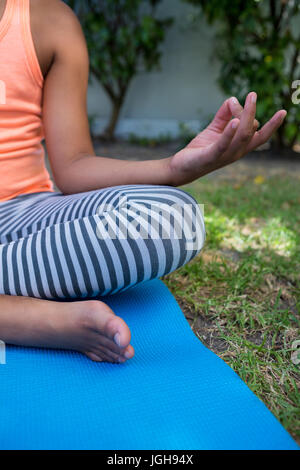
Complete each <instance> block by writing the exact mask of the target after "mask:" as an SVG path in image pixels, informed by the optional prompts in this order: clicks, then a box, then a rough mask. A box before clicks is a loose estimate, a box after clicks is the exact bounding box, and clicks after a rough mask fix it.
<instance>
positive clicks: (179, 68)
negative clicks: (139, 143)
mask: <svg viewBox="0 0 300 470" xmlns="http://www.w3.org/2000/svg"><path fill="white" fill-rule="evenodd" d="M193 11H195V10H194V8H193V7H192V6H191V5H187V4H185V3H183V2H182V1H180V0H164V1H163V2H162V3H161V5H160V7H159V10H158V13H159V16H161V17H166V16H173V17H174V18H175V23H174V25H173V26H172V28H170V29H169V31H168V33H167V36H166V41H165V43H164V44H163V45H162V47H161V51H162V60H161V69H162V70H161V71H155V72H151V73H143V74H140V75H138V76H137V77H136V78H135V79H134V80H133V81H132V83H131V85H130V88H129V92H128V95H127V98H126V101H125V104H124V107H123V109H122V112H121V116H120V122H119V125H118V127H117V132H116V134H117V135H119V136H126V135H128V134H129V133H130V132H133V133H135V134H136V135H140V136H159V135H160V134H166V133H170V134H171V135H174V136H176V135H177V134H178V123H179V122H185V123H186V124H187V125H188V126H189V127H190V128H191V130H193V131H194V132H197V131H198V129H199V126H200V125H201V122H205V121H206V120H207V118H208V117H210V115H211V114H213V113H214V112H215V111H216V110H217V108H218V107H219V105H220V104H221V103H222V101H223V99H224V96H223V95H222V93H221V91H220V89H219V88H218V86H217V84H216V78H217V75H218V63H217V62H216V61H212V53H213V31H212V29H211V28H209V27H208V26H207V25H206V24H205V21H204V20H202V21H201V22H200V23H199V26H197V30H191V28H188V16H189V15H190V14H191V13H192V12H193ZM88 110H89V114H90V115H96V116H97V119H96V120H95V125H94V128H95V131H96V132H99V131H100V132H101V130H102V129H103V128H104V126H105V124H106V123H107V120H108V117H109V115H110V101H109V99H108V97H107V96H106V94H105V92H104V90H103V88H102V87H101V85H98V84H96V83H94V84H93V85H92V86H90V89H89V93H88Z"/></svg>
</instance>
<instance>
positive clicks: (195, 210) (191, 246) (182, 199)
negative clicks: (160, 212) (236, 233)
mask: <svg viewBox="0 0 300 470" xmlns="http://www.w3.org/2000/svg"><path fill="white" fill-rule="evenodd" d="M174 194H175V195H176V203H175V206H174V207H175V208H177V209H178V210H177V213H178V214H179V218H178V229H179V233H180V236H181V239H182V243H181V244H180V246H181V249H182V250H185V251H186V254H187V258H188V259H189V260H191V259H192V258H193V257H194V256H196V255H197V254H198V253H199V252H200V251H201V250H202V248H203V246H204V243H205V239H206V230H205V221H204V206H203V204H200V203H198V201H197V200H196V199H195V198H194V197H193V196H191V195H190V194H189V193H186V192H185V191H183V190H182V189H178V188H175V192H174ZM171 212H172V214H173V213H174V211H173V210H172V207H171ZM175 212H176V211H175ZM174 220H175V218H174ZM175 223H176V222H175ZM179 225H180V226H179Z"/></svg>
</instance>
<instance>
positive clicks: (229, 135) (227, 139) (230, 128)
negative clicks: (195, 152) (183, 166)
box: [208, 119, 240, 160]
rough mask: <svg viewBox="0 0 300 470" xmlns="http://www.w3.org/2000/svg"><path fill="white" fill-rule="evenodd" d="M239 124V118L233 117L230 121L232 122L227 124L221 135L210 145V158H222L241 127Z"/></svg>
mask: <svg viewBox="0 0 300 470" xmlns="http://www.w3.org/2000/svg"><path fill="white" fill-rule="evenodd" d="M239 125H240V120H239V119H233V120H232V121H230V123H228V124H227V126H226V128H225V130H224V132H223V133H222V135H221V137H220V138H219V139H218V141H217V142H216V143H215V144H213V145H212V146H211V147H210V149H209V152H208V157H209V158H213V159H214V160H215V159H218V158H220V157H221V156H222V155H223V154H224V153H226V151H227V150H228V148H229V147H230V144H231V142H232V140H233V138H234V136H235V134H236V132H237V130H238V128H239Z"/></svg>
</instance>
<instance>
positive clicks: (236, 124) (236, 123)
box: [231, 121, 239, 129]
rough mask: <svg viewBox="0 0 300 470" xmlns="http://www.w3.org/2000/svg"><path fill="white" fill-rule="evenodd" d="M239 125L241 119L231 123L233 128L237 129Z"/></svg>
mask: <svg viewBox="0 0 300 470" xmlns="http://www.w3.org/2000/svg"><path fill="white" fill-rule="evenodd" d="M238 125H239V121H233V123H232V124H231V127H232V129H236V128H237V126H238Z"/></svg>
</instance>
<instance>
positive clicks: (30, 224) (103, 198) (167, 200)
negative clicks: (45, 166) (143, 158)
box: [0, 185, 205, 299]
mask: <svg viewBox="0 0 300 470" xmlns="http://www.w3.org/2000/svg"><path fill="white" fill-rule="evenodd" d="M187 205H188V206H189V208H190V209H191V210H190V211H189V213H190V216H188V217H189V218H188V221H187V222H188V223H187V225H188V226H189V231H186V230H184V231H183V233H182V236H181V237H178V236H176V235H175V234H174V233H173V232H172V231H171V234H170V236H169V237H166V236H165V235H163V233H164V230H165V227H166V224H167V223H168V224H171V225H172V226H173V227H175V225H176V219H178V221H177V226H179V225H180V224H181V220H182V219H179V215H180V213H181V209H182V208H183V207H186V206H187ZM161 206H163V207H164V210H163V211H159V208H160V207H161ZM174 207H175V208H176V209H175V210H174ZM153 208H158V211H155V213H154V212H153ZM168 208H170V210H169V209H168ZM157 214H159V215H157ZM151 217H152V218H153V220H155V224H154V225H155V228H154V229H153V227H152V229H151V233H148V232H150V228H149V227H150V225H151V224H150V225H149V220H150V221H151ZM125 226H126V229H127V233H129V234H131V236H127V237H122V236H119V230H116V227H117V228H120V229H122V227H125ZM107 228H109V231H110V233H114V235H115V236H112V237H101V236H99V233H102V232H103V230H105V229H106V230H107ZM138 228H139V230H138ZM141 229H142V230H141ZM99 230H100V231H99ZM109 231H108V232H107V233H109ZM147 231H148V232H147ZM121 232H122V230H120V233H121ZM142 233H143V235H142ZM145 233H146V234H147V235H148V236H146V237H145V236H144V235H145ZM187 233H189V234H190V235H187ZM132 234H134V236H132ZM187 238H189V241H190V240H191V238H192V239H193V244H192V248H191V247H189V244H188V243H187V241H188V239H187ZM204 241H205V227H204V221H203V216H202V212H201V211H200V209H199V206H198V204H197V202H196V201H195V200H194V198H193V197H192V196H190V195H189V194H187V193H185V192H184V191H182V190H180V189H177V188H173V187H169V186H151V185H130V186H117V187H112V188H105V189H101V190H98V191H91V192H87V193H80V194H74V195H63V194H61V193H48V192H46V193H35V194H29V195H22V196H19V197H17V198H15V199H12V200H10V201H7V202H3V203H1V204H0V295H1V294H7V295H18V296H29V297H37V298H43V299H74V298H87V297H94V296H99V295H102V296H103V295H108V294H113V293H116V292H119V291H122V290H125V289H128V288H129V287H131V286H133V285H136V284H138V283H140V282H144V281H146V280H150V279H153V278H158V277H161V276H163V275H165V274H167V273H170V272H172V271H174V270H176V269H178V268H179V267H180V266H183V265H184V264H186V263H188V262H189V261H190V260H191V259H192V258H193V257H194V256H196V254H198V253H199V251H200V250H201V249H202V247H203V244H204Z"/></svg>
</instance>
